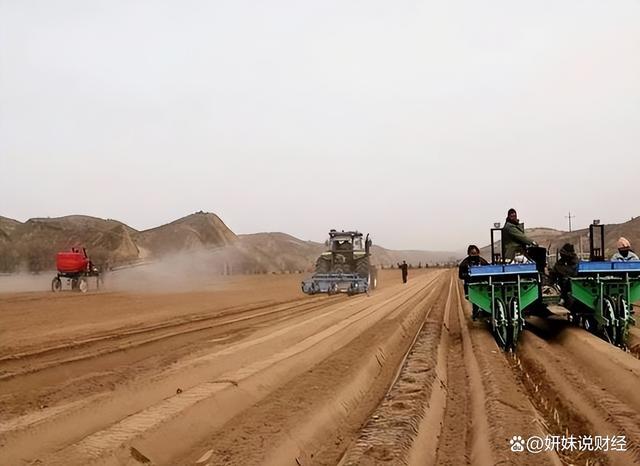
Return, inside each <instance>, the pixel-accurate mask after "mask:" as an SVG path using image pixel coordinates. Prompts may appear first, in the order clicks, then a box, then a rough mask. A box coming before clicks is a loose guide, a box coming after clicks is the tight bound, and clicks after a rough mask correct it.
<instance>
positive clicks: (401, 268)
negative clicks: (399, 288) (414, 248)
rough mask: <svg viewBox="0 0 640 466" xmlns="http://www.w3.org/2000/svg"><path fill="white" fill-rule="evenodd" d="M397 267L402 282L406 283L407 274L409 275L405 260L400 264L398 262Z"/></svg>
mask: <svg viewBox="0 0 640 466" xmlns="http://www.w3.org/2000/svg"><path fill="white" fill-rule="evenodd" d="M398 268H399V269H400V270H402V283H407V276H408V275H409V266H408V265H407V261H402V264H400V263H398Z"/></svg>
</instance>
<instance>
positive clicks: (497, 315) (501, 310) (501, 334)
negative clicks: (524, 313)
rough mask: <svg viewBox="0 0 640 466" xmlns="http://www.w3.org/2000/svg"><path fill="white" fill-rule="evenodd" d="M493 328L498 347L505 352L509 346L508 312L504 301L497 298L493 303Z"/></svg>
mask: <svg viewBox="0 0 640 466" xmlns="http://www.w3.org/2000/svg"><path fill="white" fill-rule="evenodd" d="M491 323H492V326H493V335H494V338H495V339H496V342H497V343H498V346H500V348H502V349H503V350H505V351H506V350H507V348H508V344H509V324H508V322H507V311H506V306H505V305H504V301H502V299H500V298H496V300H495V301H494V303H493V318H492V319H491Z"/></svg>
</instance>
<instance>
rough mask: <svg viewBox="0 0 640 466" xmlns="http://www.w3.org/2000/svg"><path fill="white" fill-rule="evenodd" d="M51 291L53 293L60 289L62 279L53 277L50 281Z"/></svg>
mask: <svg viewBox="0 0 640 466" xmlns="http://www.w3.org/2000/svg"><path fill="white" fill-rule="evenodd" d="M51 291H53V292H54V293H58V292H59V291H62V280H60V277H55V278H54V279H53V280H52V281H51Z"/></svg>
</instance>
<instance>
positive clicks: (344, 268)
mask: <svg viewBox="0 0 640 466" xmlns="http://www.w3.org/2000/svg"><path fill="white" fill-rule="evenodd" d="M371 244H372V242H371V239H369V235H368V234H367V236H366V237H364V236H363V234H362V233H360V232H358V231H344V230H342V231H337V230H330V231H329V239H328V240H327V241H326V242H325V245H326V246H327V250H326V251H325V252H323V253H322V254H321V255H320V257H319V258H318V260H317V261H316V270H315V274H314V275H313V277H311V279H309V280H305V281H303V282H302V291H303V292H305V293H308V294H315V293H329V294H334V293H339V292H346V293H348V294H358V293H366V292H368V291H370V290H372V289H374V288H375V287H376V285H377V280H378V279H377V274H376V269H375V267H374V266H373V265H372V264H371V250H370V249H371Z"/></svg>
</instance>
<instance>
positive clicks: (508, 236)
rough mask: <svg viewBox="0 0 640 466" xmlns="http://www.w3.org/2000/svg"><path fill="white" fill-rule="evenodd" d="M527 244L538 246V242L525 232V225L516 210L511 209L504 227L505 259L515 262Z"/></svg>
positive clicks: (503, 248) (503, 252)
mask: <svg viewBox="0 0 640 466" xmlns="http://www.w3.org/2000/svg"><path fill="white" fill-rule="evenodd" d="M526 246H537V244H536V242H535V241H533V240H532V239H530V238H529V237H528V236H527V235H526V234H525V233H524V225H522V224H521V223H520V220H518V213H517V212H516V210H515V209H509V211H508V213H507V219H506V221H505V222H504V227H503V228H502V258H503V260H504V261H505V262H513V260H514V259H515V257H516V254H518V255H522V254H524V252H525V247H526Z"/></svg>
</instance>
